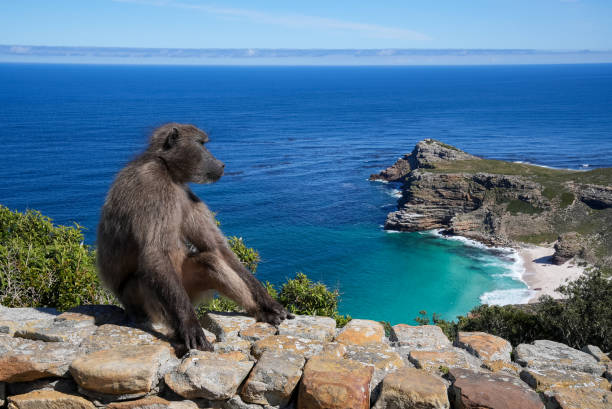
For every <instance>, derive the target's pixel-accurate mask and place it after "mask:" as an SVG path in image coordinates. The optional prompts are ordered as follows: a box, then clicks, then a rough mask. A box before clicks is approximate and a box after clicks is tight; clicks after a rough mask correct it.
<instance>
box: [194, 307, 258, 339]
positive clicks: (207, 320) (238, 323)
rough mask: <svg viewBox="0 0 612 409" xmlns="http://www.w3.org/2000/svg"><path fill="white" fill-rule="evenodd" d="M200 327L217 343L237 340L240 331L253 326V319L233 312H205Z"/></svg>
mask: <svg viewBox="0 0 612 409" xmlns="http://www.w3.org/2000/svg"><path fill="white" fill-rule="evenodd" d="M201 323H202V327H204V328H205V329H207V330H209V331H210V332H212V333H213V334H215V335H216V337H217V341H220V342H223V341H227V340H229V339H230V338H238V334H239V333H240V331H241V330H243V329H246V328H248V327H249V326H251V325H253V324H255V318H253V317H249V316H248V315H244V314H239V313H234V312H207V313H206V314H205V315H204V317H203V318H202V320H201Z"/></svg>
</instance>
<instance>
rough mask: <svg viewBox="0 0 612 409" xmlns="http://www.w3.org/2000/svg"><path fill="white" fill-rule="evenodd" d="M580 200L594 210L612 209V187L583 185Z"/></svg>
mask: <svg viewBox="0 0 612 409" xmlns="http://www.w3.org/2000/svg"><path fill="white" fill-rule="evenodd" d="M580 200H581V201H583V202H584V203H586V205H587V206H589V207H591V208H593V209H597V210H602V209H608V208H610V207H612V186H600V185H583V186H582V189H581V191H580Z"/></svg>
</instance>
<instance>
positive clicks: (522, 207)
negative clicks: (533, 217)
mask: <svg viewBox="0 0 612 409" xmlns="http://www.w3.org/2000/svg"><path fill="white" fill-rule="evenodd" d="M506 210H507V211H509V212H510V213H512V214H518V213H525V214H536V213H542V209H540V208H539V207H535V206H534V205H532V204H531V203H528V202H525V201H523V200H520V199H514V200H511V201H510V202H509V203H508V207H506Z"/></svg>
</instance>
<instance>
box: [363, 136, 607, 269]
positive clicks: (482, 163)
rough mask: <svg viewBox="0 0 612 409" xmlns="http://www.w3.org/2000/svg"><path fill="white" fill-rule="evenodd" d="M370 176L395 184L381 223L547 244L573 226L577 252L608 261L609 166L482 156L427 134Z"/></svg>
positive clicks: (389, 226) (494, 241)
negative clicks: (392, 204)
mask: <svg viewBox="0 0 612 409" xmlns="http://www.w3.org/2000/svg"><path fill="white" fill-rule="evenodd" d="M370 179H371V180H385V181H390V182H401V183H402V197H401V198H400V199H399V201H398V209H397V210H396V211H394V212H391V213H390V214H389V215H388V217H387V220H386V222H385V229H389V230H399V231H422V230H430V229H443V230H444V231H445V232H446V233H448V234H458V235H462V236H466V237H470V238H473V239H476V240H479V241H481V242H484V243H487V244H493V245H512V244H514V243H515V242H530V243H543V242H549V243H551V242H554V241H555V240H556V239H557V237H558V236H559V235H560V234H562V233H568V232H573V233H575V234H576V235H577V236H578V237H579V239H578V241H581V242H582V243H583V246H582V247H581V248H579V249H578V250H577V251H578V252H579V253H580V254H581V255H582V256H583V257H584V258H586V259H587V260H588V261H590V262H592V263H595V264H599V265H603V266H611V265H612V233H611V232H610V226H612V169H596V170H593V171H589V172H582V171H570V170H559V169H549V168H544V167H540V166H534V165H527V164H520V163H510V162H504V161H495V160H487V159H481V158H477V157H475V156H473V155H470V154H468V153H465V152H463V151H461V150H459V149H457V148H455V147H452V146H450V145H446V144H444V143H441V142H438V141H435V140H432V139H427V140H424V141H421V142H419V143H418V144H417V145H416V147H415V148H414V150H413V151H412V153H411V154H409V155H405V156H404V157H402V158H400V159H399V160H398V161H397V162H396V163H395V164H394V165H392V166H391V167H389V168H388V169H385V170H383V171H382V172H380V173H379V174H375V175H372V176H371V177H370Z"/></svg>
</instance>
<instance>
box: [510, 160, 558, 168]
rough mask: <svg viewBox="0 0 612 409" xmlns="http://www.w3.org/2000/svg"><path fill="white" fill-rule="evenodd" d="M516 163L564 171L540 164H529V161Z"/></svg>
mask: <svg viewBox="0 0 612 409" xmlns="http://www.w3.org/2000/svg"><path fill="white" fill-rule="evenodd" d="M514 163H522V164H524V165H531V166H537V167H540V168H546V169H563V168H555V167H554V166H547V165H540V164H537V163H532V162H527V161H523V160H515V161H514Z"/></svg>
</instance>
